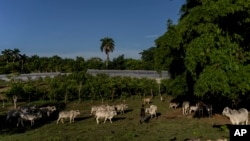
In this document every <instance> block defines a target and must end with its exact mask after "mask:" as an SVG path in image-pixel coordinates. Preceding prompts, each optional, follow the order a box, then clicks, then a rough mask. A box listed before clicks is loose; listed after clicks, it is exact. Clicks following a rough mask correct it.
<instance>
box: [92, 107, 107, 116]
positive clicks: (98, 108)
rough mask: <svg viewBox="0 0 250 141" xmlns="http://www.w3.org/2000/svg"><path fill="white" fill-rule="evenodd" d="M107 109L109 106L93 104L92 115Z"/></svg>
mask: <svg viewBox="0 0 250 141" xmlns="http://www.w3.org/2000/svg"><path fill="white" fill-rule="evenodd" d="M105 110H107V107H106V106H105V105H100V106H92V107H91V112H90V115H95V113H96V111H105Z"/></svg>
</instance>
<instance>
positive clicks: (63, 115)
mask: <svg viewBox="0 0 250 141" xmlns="http://www.w3.org/2000/svg"><path fill="white" fill-rule="evenodd" d="M78 115H80V111H79V110H70V111H61V112H60V113H59V116H58V119H57V122H56V123H57V124H58V122H59V121H61V122H62V124H64V121H63V119H65V118H69V123H72V122H74V120H75V117H76V116H78Z"/></svg>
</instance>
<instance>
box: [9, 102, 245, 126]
mask: <svg viewBox="0 0 250 141" xmlns="http://www.w3.org/2000/svg"><path fill="white" fill-rule="evenodd" d="M143 102H144V103H145V104H148V105H150V103H151V102H152V101H151V99H150V98H147V99H143ZM178 107H182V114H183V115H185V116H186V115H188V114H192V113H194V112H195V113H197V114H198V115H199V116H201V117H202V116H203V112H204V111H207V115H208V117H209V118H210V117H212V115H213V107H212V105H211V104H204V103H202V102H198V103H196V104H195V105H191V104H190V102H189V101H184V102H182V106H180V103H178V102H170V103H169V108H173V109H176V108H178ZM126 109H128V105H127V104H125V103H121V104H117V105H98V106H92V107H91V109H90V115H91V116H94V117H95V119H96V123H97V124H99V122H100V119H104V123H105V122H106V120H109V121H110V123H112V118H113V117H114V116H116V115H117V114H124V113H125V112H124V111H125V110H126ZM157 110H158V107H157V106H156V105H153V104H151V105H150V106H149V107H147V108H145V112H146V113H148V114H149V115H150V117H151V118H153V117H157ZM55 111H57V108H56V106H45V107H38V106H22V107H19V108H17V109H16V110H11V111H8V113H7V116H6V120H7V121H9V122H10V123H13V122H16V123H17V124H16V126H17V127H18V126H19V125H20V124H21V125H22V126H24V124H23V121H29V122H30V125H31V126H33V125H34V123H35V120H38V119H41V118H49V117H50V115H51V114H52V113H53V112H55ZM222 114H223V115H224V116H227V117H228V118H229V119H230V121H231V123H232V124H234V125H238V124H248V110H247V109H245V108H241V109H239V110H235V109H230V108H229V107H225V108H224V110H223V112H222ZM79 115H80V111H79V110H69V111H60V112H59V113H58V119H57V122H56V123H57V124H58V123H59V122H60V121H61V123H63V124H64V119H66V118H69V122H70V123H72V122H74V119H75V118H76V117H77V116H79Z"/></svg>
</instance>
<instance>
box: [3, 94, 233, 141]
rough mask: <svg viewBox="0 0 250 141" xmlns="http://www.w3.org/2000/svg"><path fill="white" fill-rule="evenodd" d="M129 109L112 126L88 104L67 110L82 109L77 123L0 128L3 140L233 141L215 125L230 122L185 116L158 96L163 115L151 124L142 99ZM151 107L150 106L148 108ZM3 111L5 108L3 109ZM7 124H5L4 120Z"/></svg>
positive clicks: (218, 118)
mask: <svg viewBox="0 0 250 141" xmlns="http://www.w3.org/2000/svg"><path fill="white" fill-rule="evenodd" d="M105 103H109V104H110V105H112V104H116V103H121V101H116V102H114V103H112V102H105ZM126 103H128V105H129V110H128V111H127V112H126V113H125V114H123V115H121V114H118V115H117V116H116V117H114V119H113V123H112V124H111V123H110V122H109V121H107V122H106V123H105V124H103V122H100V124H99V125H97V124H96V121H95V119H94V118H93V117H90V116H89V114H90V107H91V105H99V104H101V102H98V101H95V102H90V101H84V102H82V103H80V104H78V103H73V102H72V103H69V104H68V105H67V106H66V110H69V109H79V110H80V111H81V115H80V116H79V117H77V118H76V120H75V123H73V124H69V121H68V120H65V124H64V125H63V124H58V125H57V124H56V117H54V119H53V120H52V121H50V122H45V123H40V122H39V121H37V122H35V126H33V127H30V124H29V123H25V127H19V128H16V127H11V128H7V127H2V128H0V129H1V130H0V134H1V136H0V141H24V140H25V141H34V140H35V141H82V140H86V141H137V140H138V141H141V140H144V141H162V140H163V141H164V140H166V141H168V140H170V139H173V138H176V139H177V141H179V140H180V141H182V140H184V139H186V138H200V139H201V140H207V139H211V140H216V139H217V138H229V131H228V130H227V129H226V127H225V126H219V128H213V125H215V124H218V125H223V124H225V123H227V122H229V121H228V119H226V118H223V117H220V116H215V117H213V118H200V119H198V118H193V117H192V116H191V115H190V116H188V117H185V116H183V115H182V112H181V109H180V108H178V109H176V110H174V109H168V103H167V102H161V101H160V100H159V98H158V97H156V98H155V99H154V101H153V103H152V104H155V105H157V106H158V112H159V113H160V115H159V117H158V118H157V119H150V120H149V122H148V123H145V124H140V123H139V113H140V106H141V100H139V99H126ZM148 106H149V105H146V107H148ZM1 110H3V109H1ZM2 114H4V112H2ZM2 122H4V121H2Z"/></svg>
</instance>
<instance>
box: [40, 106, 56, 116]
mask: <svg viewBox="0 0 250 141" xmlns="http://www.w3.org/2000/svg"><path fill="white" fill-rule="evenodd" d="M39 111H41V112H42V114H43V115H47V116H48V117H49V116H50V114H51V113H53V112H54V111H56V106H47V107H40V108H39Z"/></svg>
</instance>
